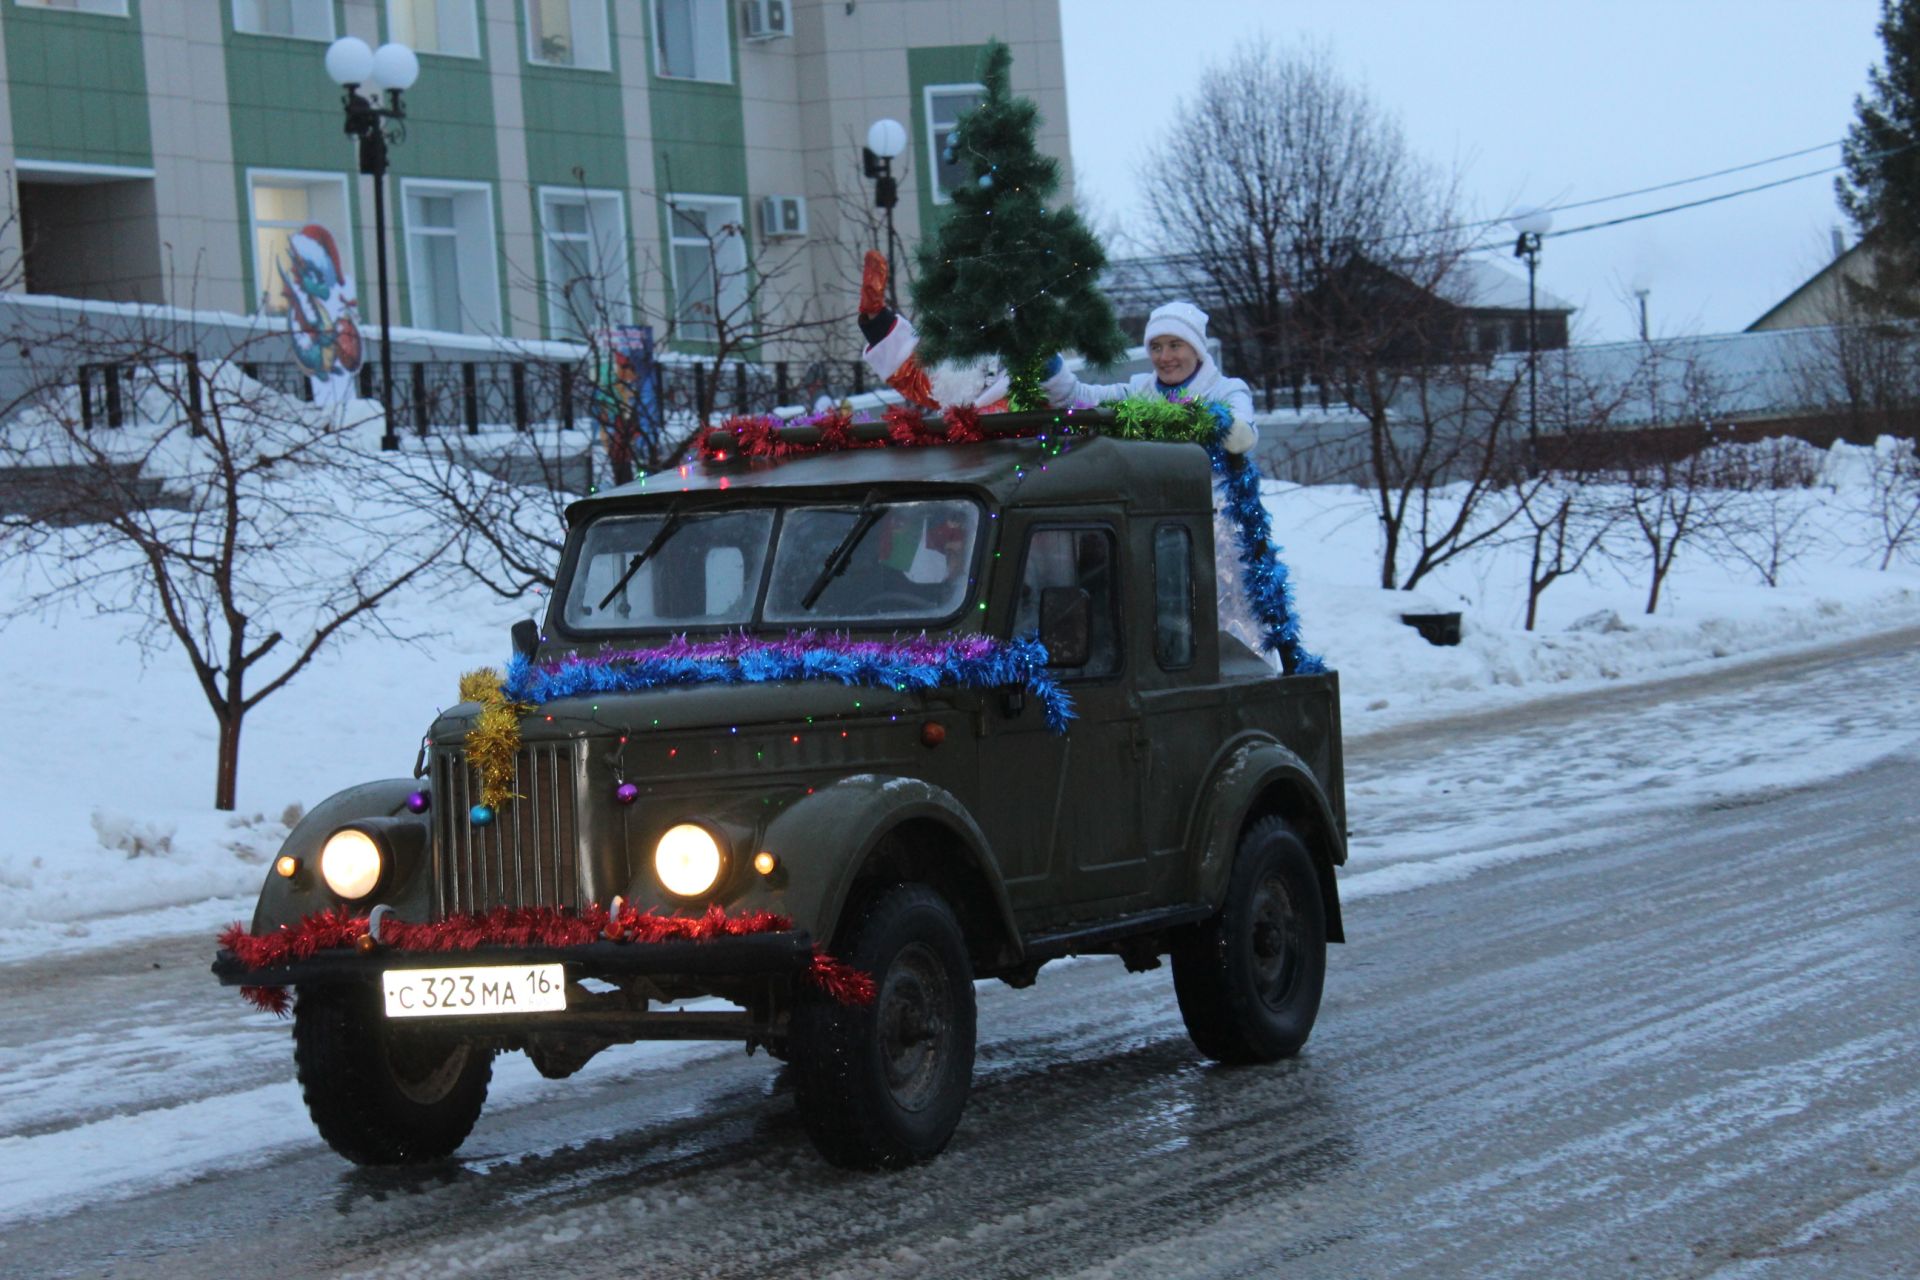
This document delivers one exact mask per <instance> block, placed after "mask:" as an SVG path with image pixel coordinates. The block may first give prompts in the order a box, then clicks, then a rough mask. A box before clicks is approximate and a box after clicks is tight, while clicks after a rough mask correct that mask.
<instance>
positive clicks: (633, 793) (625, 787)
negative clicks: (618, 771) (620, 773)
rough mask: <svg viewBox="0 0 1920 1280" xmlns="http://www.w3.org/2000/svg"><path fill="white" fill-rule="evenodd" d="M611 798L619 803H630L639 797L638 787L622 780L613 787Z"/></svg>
mask: <svg viewBox="0 0 1920 1280" xmlns="http://www.w3.org/2000/svg"><path fill="white" fill-rule="evenodd" d="M613 798H614V799H615V800H618V801H619V802H620V803H621V804H632V803H633V802H634V801H635V800H638V799H639V798H640V788H639V787H637V786H635V785H634V784H633V783H631V782H623V783H621V784H620V785H619V786H617V787H615V788H614V789H613Z"/></svg>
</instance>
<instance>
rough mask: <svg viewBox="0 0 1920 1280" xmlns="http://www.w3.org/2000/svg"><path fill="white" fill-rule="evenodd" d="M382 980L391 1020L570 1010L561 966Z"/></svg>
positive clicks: (394, 973) (397, 973)
mask: <svg viewBox="0 0 1920 1280" xmlns="http://www.w3.org/2000/svg"><path fill="white" fill-rule="evenodd" d="M380 979H381V983H382V985H383V986H384V987H385V988H386V995H387V1016H388V1017H389V1018H459V1017H469V1016H472V1015H474V1014H486V1013H541V1012H545V1011H547V1010H552V1009H564V1008H566V1007H567V982H566V974H565V971H564V969H563V967H562V966H560V965H557V964H517V965H506V964H503V965H485V966H480V967H476V968H472V969H389V970H387V971H386V972H385V973H383V974H381V975H380Z"/></svg>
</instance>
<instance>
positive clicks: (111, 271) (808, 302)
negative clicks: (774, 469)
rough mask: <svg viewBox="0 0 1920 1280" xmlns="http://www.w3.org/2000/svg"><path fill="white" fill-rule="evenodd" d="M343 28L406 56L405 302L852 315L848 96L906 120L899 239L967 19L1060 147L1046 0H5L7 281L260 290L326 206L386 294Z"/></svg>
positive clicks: (538, 328) (969, 92)
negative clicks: (378, 273)
mask: <svg viewBox="0 0 1920 1280" xmlns="http://www.w3.org/2000/svg"><path fill="white" fill-rule="evenodd" d="M342 35H354V36H359V37H360V38H362V39H364V40H365V41H367V42H368V43H369V44H371V45H376V46H377V45H379V44H381V43H383V42H386V41H389V40H398V41H401V42H403V43H406V44H408V45H410V46H412V47H413V48H414V49H415V50H416V51H417V52H418V53H419V55H420V66H421V70H420V76H419V80H418V81H417V83H416V84H415V86H414V87H413V88H412V89H411V90H409V91H408V92H407V94H406V95H405V105H406V113H407V119H406V126H405V127H406V134H405V137H404V139H403V140H402V141H400V142H399V143H398V145H396V146H394V147H393V148H392V153H391V155H392V170H391V173H390V174H389V177H388V179H387V181H388V186H387V209H388V218H387V249H388V262H389V297H390V299H391V301H392V305H393V317H392V318H393V321H394V322H395V323H396V324H400V325H407V326H411V327H414V328H419V329H428V330H438V331H443V332H462V333H468V334H478V335H501V336H503V337H507V338H510V339H514V340H527V339H538V338H564V337H569V336H573V335H575V334H577V333H578V331H579V329H580V327H581V326H582V324H589V323H605V322H628V321H634V322H641V323H649V324H652V325H653V326H654V327H655V329H656V330H657V331H659V332H661V333H662V334H663V335H666V334H670V335H671V336H672V338H673V339H674V342H675V345H678V346H680V347H682V348H684V349H691V350H699V349H701V348H702V346H703V344H704V343H705V342H706V341H707V340H709V339H711V338H712V337H713V335H714V330H715V326H716V325H720V326H723V327H726V328H731V329H734V330H736V331H737V330H739V329H741V328H745V327H754V328H764V329H765V330H767V331H768V332H775V331H777V330H778V329H779V328H780V326H782V325H783V324H785V323H788V322H790V321H792V320H795V319H797V318H801V317H803V316H809V315H819V314H832V313H844V312H846V311H847V310H848V309H849V308H850V304H851V301H852V297H853V290H854V288H855V281H856V280H857V272H858V267H857V255H858V253H859V251H860V250H861V249H863V248H865V247H866V246H867V245H868V244H870V243H872V242H873V241H872V237H873V235H874V232H873V230H872V225H873V223H874V219H875V215H874V214H873V212H872V209H871V205H872V185H871V183H870V182H868V181H867V180H866V179H865V178H863V177H862V175H861V171H860V145H861V142H862V141H863V140H864V139H865V137H866V132H867V127H868V125H869V124H870V123H871V122H872V121H874V120H877V119H880V118H882V117H892V118H894V119H896V120H899V121H901V122H902V123H903V124H905V125H907V126H908V130H909V146H908V150H907V153H906V154H905V156H903V157H902V158H901V160H900V161H896V162H895V164H896V170H897V171H898V172H900V173H901V174H902V182H901V198H900V202H899V206H898V208H897V209H896V210H895V223H896V226H897V228H898V231H899V233H900V235H901V238H902V240H903V241H904V243H905V244H907V245H911V244H912V243H913V242H914V240H915V239H916V238H917V237H918V235H919V232H920V230H921V228H922V227H925V226H927V225H928V224H929V223H930V221H931V220H932V219H935V218H938V217H939V216H940V210H941V207H942V205H943V204H944V203H945V193H944V188H943V185H942V184H943V180H944V178H945V177H946V176H947V175H943V173H942V165H941V164H940V163H939V159H938V157H939V153H940V150H941V132H942V130H943V129H944V128H946V127H950V126H951V124H952V121H953V119H954V116H955V115H956V113H957V112H958V111H960V110H962V109H964V108H965V106H966V105H968V104H969V103H970V102H971V101H972V100H973V95H974V94H976V93H977V91H978V89H977V85H975V83H974V79H975V76H976V74H977V71H976V68H977V65H978V59H979V53H980V49H981V46H982V45H984V43H985V42H986V41H987V40H988V39H989V38H990V37H994V36H998V37H999V38H1001V39H1004V40H1006V41H1007V42H1008V43H1009V44H1010V45H1011V46H1012V47H1013V52H1014V84H1015V88H1016V90H1017V91H1019V92H1022V93H1025V94H1027V95H1029V96H1031V97H1033V98H1034V99H1035V100H1036V101H1037V102H1038V103H1039V105H1040V109H1041V113H1042V116H1043V118H1044V121H1045V123H1044V126H1043V133H1042V136H1041V145H1042V146H1043V147H1044V148H1046V149H1047V150H1049V151H1051V152H1052V153H1053V154H1055V155H1058V156H1060V157H1062V158H1063V159H1064V158H1065V157H1066V155H1067V120H1066V92H1065V81H1064V75H1063V72H1062V61H1061V50H1060V19H1059V12H1058V6H1057V4H1056V3H1055V0H0V73H3V74H4V76H5V81H6V85H5V93H4V94H0V167H4V169H5V170H6V171H7V172H8V175H9V178H10V181H11V188H10V190H9V191H8V193H7V194H8V195H9V196H10V197H11V201H12V210H13V213H14V217H12V218H11V219H10V220H9V221H8V222H7V224H6V227H5V229H4V231H3V232H0V256H3V257H4V260H5V262H6V263H8V264H18V265H20V266H21V267H22V268H23V269H22V270H21V272H20V274H19V278H18V280H17V281H15V282H13V283H12V286H11V287H15V288H19V287H24V288H25V289H26V291H28V292H33V293H47V294H57V295H62V296H69V297H80V298H95V299H106V300H113V301H135V302H148V303H163V304H170V305H174V306H181V307H191V308H195V309H200V310H213V311H223V312H232V313H238V314H248V313H255V312H260V311H268V312H274V311H278V310H280V309H281V308H283V307H284V306H285V305H286V304H285V302H284V300H283V299H282V298H281V296H280V293H281V288H282V286H281V284H280V280H279V274H280V273H279V265H280V264H281V262H282V261H283V255H284V254H285V253H286V252H287V241H288V237H289V235H290V234H291V233H293V232H295V231H298V230H299V229H301V228H303V227H306V226H308V225H311V224H319V225H320V226H323V227H325V228H326V229H327V230H328V231H329V232H330V233H331V235H332V237H333V239H334V241H335V244H336V246H337V249H338V252H339V254H340V256H341V258H342V260H343V264H344V265H345V266H346V269H347V270H349V271H350V272H351V273H352V274H353V275H354V277H355V278H356V283H357V286H358V293H359V297H360V305H361V311H362V313H363V315H364V316H365V317H366V318H367V319H368V320H377V318H378V315H379V311H378V304H377V301H376V298H375V293H376V289H375V269H374V258H375V254H374V243H373V241H374V217H373V187H372V185H371V183H372V179H370V178H366V177H363V176H360V175H359V174H358V172H357V163H356V151H355V144H354V142H353V140H352V139H351V138H349V137H347V136H346V135H345V134H344V133H343V131H342V128H341V125H342V121H343V114H342V111H341V91H340V89H339V88H338V87H337V86H335V85H334V84H333V83H332V81H330V80H329V79H328V77H327V75H326V72H325V69H324V66H323V56H324V54H325V51H326V49H327V46H328V44H329V43H330V42H331V41H332V40H334V39H335V38H336V37H338V36H342ZM850 339H851V335H850Z"/></svg>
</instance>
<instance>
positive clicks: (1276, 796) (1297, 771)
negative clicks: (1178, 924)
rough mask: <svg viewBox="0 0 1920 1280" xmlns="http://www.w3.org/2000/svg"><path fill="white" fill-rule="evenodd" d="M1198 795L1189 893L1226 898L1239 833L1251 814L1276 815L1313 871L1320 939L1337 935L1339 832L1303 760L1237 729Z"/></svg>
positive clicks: (1342, 840) (1342, 845)
mask: <svg viewBox="0 0 1920 1280" xmlns="http://www.w3.org/2000/svg"><path fill="white" fill-rule="evenodd" d="M1205 795H1206V801H1205V803H1204V804H1203V805H1202V807H1201V809H1200V812H1199V817H1198V819H1197V821H1196V823H1195V827H1194V838H1193V843H1192V845H1191V846H1190V847H1191V849H1192V853H1193V864H1192V865H1193V868H1194V876H1193V893H1194V896H1195V897H1196V898H1197V899H1198V900H1199V901H1201V902H1204V903H1206V904H1207V905H1209V906H1212V907H1218V906H1219V905H1220V903H1221V902H1222V901H1223V900H1224V899H1225V897H1226V892H1227V877H1228V875H1229V874H1230V872H1231V871H1232V869H1233V855H1234V853H1235V851H1236V850H1237V849H1238V848H1239V847H1240V834H1241V832H1243V831H1245V830H1246V829H1247V826H1248V824H1249V823H1251V822H1253V821H1254V820H1255V819H1257V818H1260V817H1264V816H1266V815H1268V814H1277V815H1279V816H1281V817H1284V818H1286V819H1287V820H1288V821H1289V822H1291V823H1292V824H1293V826H1294V827H1295V829H1297V830H1298V831H1299V832H1300V835H1301V838H1302V839H1304V840H1305V841H1306V843H1307V848H1308V849H1309V850H1310V851H1311V852H1312V854H1313V861H1314V865H1315V866H1316V867H1317V868H1318V869H1319V871H1320V893H1321V898H1322V900H1323V903H1324V905H1325V907H1326V919H1327V939H1328V940H1329V941H1331V942H1344V941H1345V940H1346V937H1345V931H1344V930H1343V928H1342V926H1341V921H1340V896H1339V890H1338V889H1337V887H1336V886H1335V884H1334V877H1333V869H1334V867H1335V866H1336V865H1338V864H1340V863H1343V862H1345V861H1346V860H1347V850H1346V833H1345V832H1343V831H1342V830H1341V829H1340V824H1339V823H1338V822H1336V821H1335V820H1334V816H1333V809H1332V807H1331V806H1330V805H1328V803H1327V797H1326V792H1325V791H1324V790H1322V789H1321V786H1320V780H1319V779H1318V778H1316V777H1315V776H1314V774H1313V770H1312V769H1310V768H1308V767H1307V763H1306V761H1304V760H1302V759H1301V758H1300V757H1299V756H1298V755H1296V754H1295V753H1294V752H1292V751H1290V750H1288V749H1287V748H1286V747H1285V746H1283V745H1281V744H1280V743H1279V742H1277V741H1275V740H1274V739H1273V738H1270V737H1267V736H1265V735H1263V734H1247V735H1243V736H1241V737H1239V738H1235V739H1233V740H1231V741H1229V742H1228V743H1227V744H1226V746H1224V747H1223V748H1222V749H1221V751H1220V753H1219V755H1217V756H1216V757H1215V758H1214V764H1213V768H1212V770H1211V772H1210V774H1209V777H1208V781H1207V786H1206V791H1205Z"/></svg>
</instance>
